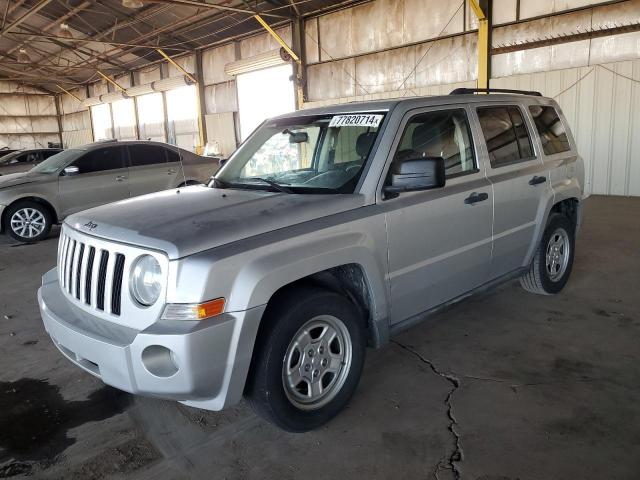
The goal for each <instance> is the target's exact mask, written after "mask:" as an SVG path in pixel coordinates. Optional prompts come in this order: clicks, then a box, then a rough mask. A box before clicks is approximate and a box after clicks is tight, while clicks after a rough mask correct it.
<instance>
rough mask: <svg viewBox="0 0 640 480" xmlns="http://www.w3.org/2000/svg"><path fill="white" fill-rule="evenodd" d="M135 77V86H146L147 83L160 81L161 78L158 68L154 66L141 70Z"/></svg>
mask: <svg viewBox="0 0 640 480" xmlns="http://www.w3.org/2000/svg"><path fill="white" fill-rule="evenodd" d="M137 77H138V80H137V82H136V84H137V85H146V84H147V83H151V82H155V81H156V80H160V79H161V78H162V75H161V74H160V66H159V65H155V66H153V67H147V68H143V69H142V70H139V71H138V72H137Z"/></svg>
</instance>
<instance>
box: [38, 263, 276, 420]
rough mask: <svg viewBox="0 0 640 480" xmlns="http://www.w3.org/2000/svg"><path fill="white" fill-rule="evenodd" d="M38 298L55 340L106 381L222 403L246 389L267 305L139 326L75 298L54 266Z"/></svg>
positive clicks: (211, 405)
mask: <svg viewBox="0 0 640 480" xmlns="http://www.w3.org/2000/svg"><path fill="white" fill-rule="evenodd" d="M38 303H39V305H40V313H41V315H42V320H43V322H44V327H45V329H46V330H47V332H48V333H49V335H50V336H51V339H52V340H53V342H54V344H55V345H56V347H58V349H59V350H60V351H61V352H62V353H63V354H64V355H65V356H66V357H67V358H68V359H69V360H71V361H72V362H73V363H75V364H76V365H78V366H79V367H81V368H83V369H84V370H86V371H88V372H89V373H91V374H93V375H95V376H97V377H99V378H100V379H102V381H103V382H104V383H106V384H108V385H111V386H113V387H116V388H119V389H121V390H124V391H127V392H130V393H134V394H141V395H149V396H154V397H159V398H166V399H172V400H177V401H179V402H182V403H185V404H187V405H191V406H195V407H199V408H204V409H207V410H221V409H222V408H224V407H227V406H229V405H232V404H234V403H237V402H238V401H239V400H240V398H241V397H242V392H243V390H244V384H245V380H246V376H247V372H248V370H249V364H250V362H251V354H252V352H253V344H254V341H255V337H256V333H257V330H258V325H259V323H260V318H261V317H262V313H263V312H264V308H265V306H264V305H263V306H260V307H255V308H252V309H250V310H246V311H243V312H232V313H225V314H222V315H219V316H218V317H215V318H212V319H208V320H205V321H199V322H184V321H180V322H179V321H174V322H164V321H161V322H157V323H155V324H153V325H151V326H150V327H148V328H146V329H145V330H142V331H137V330H135V329H132V328H127V327H123V326H121V325H117V324H114V323H112V322H108V321H105V320H103V319H100V318H97V317H94V316H91V315H89V314H88V313H86V312H85V311H83V310H81V309H79V308H78V307H76V306H75V305H73V304H72V303H70V302H69V300H67V298H66V297H65V296H64V294H63V293H62V291H61V289H60V284H59V283H58V275H57V272H56V269H53V270H51V271H49V272H47V273H46V274H45V275H44V277H43V278H42V287H41V288H40V289H39V290H38Z"/></svg>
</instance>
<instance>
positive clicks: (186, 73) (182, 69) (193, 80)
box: [156, 48, 198, 83]
mask: <svg viewBox="0 0 640 480" xmlns="http://www.w3.org/2000/svg"><path fill="white" fill-rule="evenodd" d="M156 51H157V52H158V53H159V54H160V55H162V56H163V57H164V58H165V59H166V60H167V62H169V63H170V64H171V65H173V66H174V67H176V68H177V69H178V70H180V71H181V72H182V73H183V74H184V75H185V76H186V77H187V78H188V79H189V80H191V81H192V82H193V83H198V81H197V80H196V79H195V78H193V75H191V74H190V73H189V72H187V71H186V70H185V69H184V68H182V66H181V65H178V63H177V62H176V61H175V60H174V59H173V58H171V57H170V56H169V55H167V54H166V53H164V51H163V50H162V49H161V48H156Z"/></svg>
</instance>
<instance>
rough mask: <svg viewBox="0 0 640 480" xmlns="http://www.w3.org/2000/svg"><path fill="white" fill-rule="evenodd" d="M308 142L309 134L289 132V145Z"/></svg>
mask: <svg viewBox="0 0 640 480" xmlns="http://www.w3.org/2000/svg"><path fill="white" fill-rule="evenodd" d="M308 141H309V134H308V133H307V132H289V143H291V144H295V143H306V142H308Z"/></svg>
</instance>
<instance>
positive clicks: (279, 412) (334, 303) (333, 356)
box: [246, 287, 366, 432]
mask: <svg viewBox="0 0 640 480" xmlns="http://www.w3.org/2000/svg"><path fill="white" fill-rule="evenodd" d="M263 322H264V323H263V325H262V326H261V328H260V334H259V336H260V337H261V338H259V343H258V344H257V345H256V349H255V352H254V355H253V358H252V364H251V372H250V376H249V382H248V386H247V392H246V393H247V396H248V398H249V402H250V403H251V406H252V407H253V409H254V410H255V411H256V413H257V414H258V415H260V416H261V417H263V418H265V419H266V420H268V421H270V422H272V423H274V424H275V425H277V426H278V427H280V428H282V429H284V430H287V431H290V432H306V431H309V430H313V429H315V428H318V427H319V426H321V425H323V424H325V423H326V422H328V421H329V420H330V419H331V418H333V417H334V416H335V415H337V414H338V413H339V412H340V411H341V410H342V409H343V408H344V407H345V405H346V404H347V403H348V401H349V399H350V398H351V396H352V395H353V393H354V391H355V389H356V387H357V385H358V382H359V380H360V375H361V373H362V366H363V364H364V358H365V349H366V341H365V335H364V328H363V326H364V325H363V319H362V316H361V314H360V312H359V311H358V309H357V308H356V307H355V306H354V305H353V304H352V303H351V302H350V301H349V300H347V299H346V298H345V297H344V296H342V295H339V294H337V293H335V292H332V291H328V290H323V289H319V288H312V287H298V288H295V289H293V290H289V291H288V292H285V293H284V294H281V295H280V296H279V298H276V299H275V301H274V303H273V304H272V305H270V306H269V307H268V309H267V312H266V313H265V318H264V320H263Z"/></svg>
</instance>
